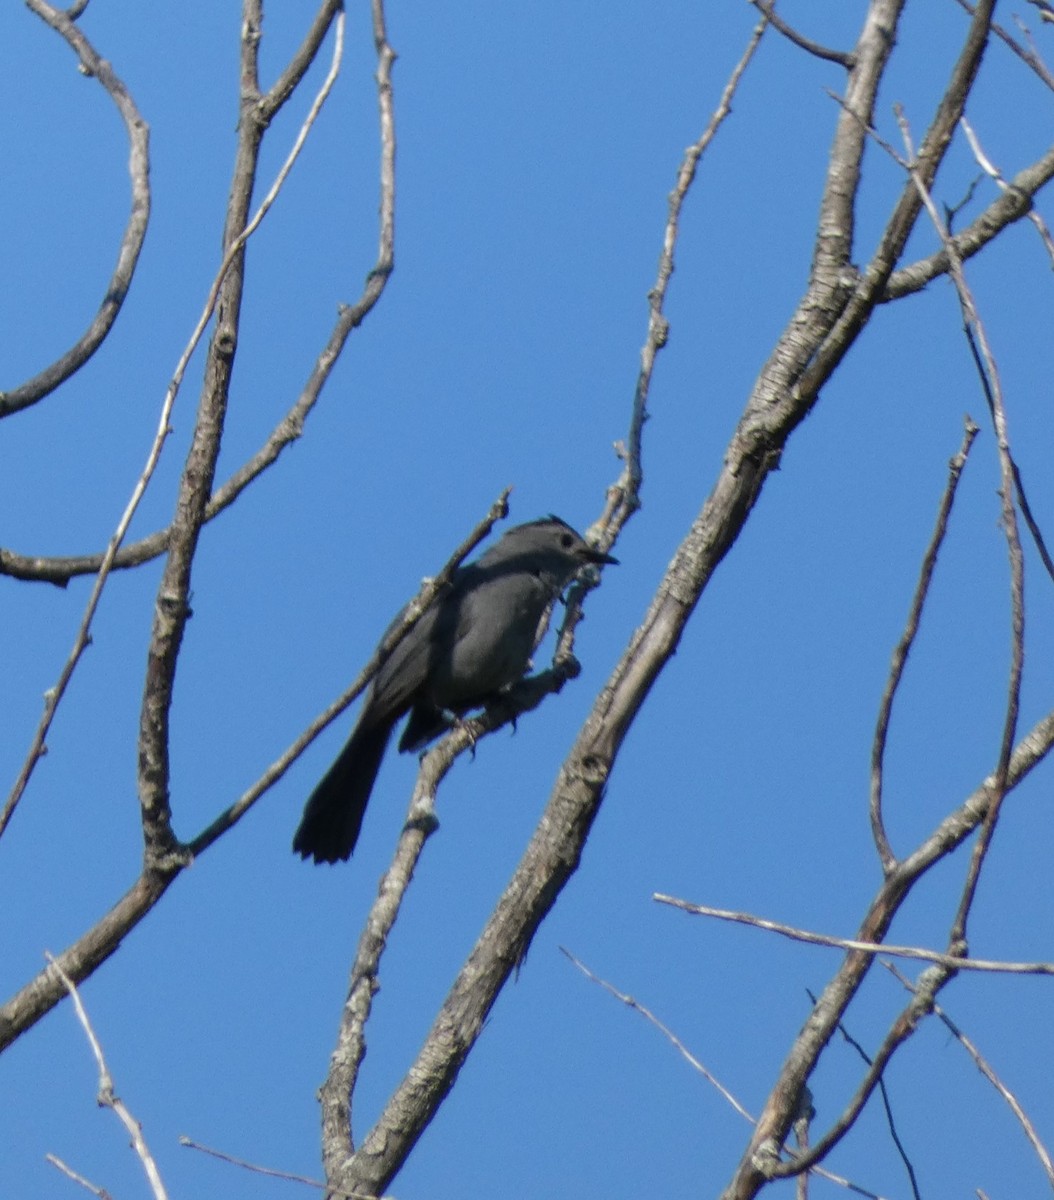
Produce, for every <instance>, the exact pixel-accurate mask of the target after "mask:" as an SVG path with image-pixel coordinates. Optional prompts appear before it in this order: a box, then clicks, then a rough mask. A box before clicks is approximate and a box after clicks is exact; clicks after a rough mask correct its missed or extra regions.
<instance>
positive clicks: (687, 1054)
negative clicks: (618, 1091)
mask: <svg viewBox="0 0 1054 1200" xmlns="http://www.w3.org/2000/svg"><path fill="white" fill-rule="evenodd" d="M560 953H561V954H562V955H563V956H564V957H565V958H566V959H567V960H568V961H569V962H570V963H571V964H572V965H573V966H575V967H577V968H578V970H579V971H581V972H582V974H583V975H584V976H585V977H586V979H588V980H590V981H591V982H592V983H596V984H599V985H600V986H601V987H602V988H603V989H604V991H605V992H607V993H608V994H609V995H611V996H614V997H615V999H616V1000H618V1001H619V1002H620V1003H621V1004H625V1005H626V1006H627V1007H628V1008H632V1009H633V1011H634V1012H639V1013H640V1015H641V1016H642V1017H643V1018H644V1019H645V1020H646V1021H648V1022H649V1023H650V1024H651V1025H654V1026H655V1028H656V1029H657V1030H658V1031H659V1032H660V1033H661V1034H662V1035H663V1037H664V1038H666V1040H667V1041H668V1042H670V1044H671V1045H672V1046H673V1047H674V1049H675V1050H676V1051H677V1053H678V1054H680V1055H681V1057H682V1058H683V1059H684V1060H685V1061H686V1062H687V1063H688V1065H689V1066H690V1067H692V1069H693V1070H695V1071H698V1072H699V1074H700V1075H702V1077H703V1078H704V1079H705V1080H706V1081H707V1083H709V1084H711V1085H712V1086H713V1087H714V1088H716V1089H717V1091H718V1092H720V1094H721V1096H722V1098H723V1099H724V1100H725V1101H727V1103H728V1104H729V1105H731V1107H732V1108H733V1109H735V1111H736V1112H737V1113H739V1115H740V1116H741V1117H743V1118H744V1119H745V1120H747V1121H749V1122H750V1124H751V1125H753V1124H754V1118H753V1117H752V1116H751V1115H750V1113H749V1112H747V1110H746V1109H745V1108H744V1107H743V1105H742V1104H740V1102H739V1101H738V1100H737V1099H736V1098H735V1096H733V1095H732V1093H731V1092H730V1091H729V1090H728V1088H726V1087H725V1085H724V1084H723V1083H722V1082H721V1081H720V1080H719V1079H718V1078H717V1077H716V1076H715V1075H713V1074H711V1073H710V1071H709V1070H707V1068H706V1067H705V1066H704V1065H703V1064H702V1063H701V1062H700V1061H699V1059H697V1058H696V1057H695V1055H694V1054H693V1053H692V1052H691V1050H689V1049H688V1047H687V1046H686V1045H685V1044H684V1042H682V1041H681V1039H680V1038H679V1037H678V1036H677V1034H675V1033H674V1032H673V1030H672V1029H670V1027H669V1026H668V1025H665V1024H664V1023H663V1022H662V1021H660V1020H659V1018H658V1017H657V1016H656V1015H655V1014H654V1013H653V1012H652V1011H651V1010H650V1009H648V1008H645V1007H644V1005H643V1004H641V1003H640V1001H639V1000H635V999H634V998H633V997H632V996H629V995H627V994H626V993H625V992H620V991H619V990H618V988H616V987H614V986H613V985H612V984H610V983H608V981H607V980H606V979H601V978H600V976H599V975H596V974H594V972H593V971H591V970H590V969H589V968H588V967H587V966H586V965H585V963H584V962H582V961H581V959H579V958H576V957H575V955H573V954H572V953H571V951H570V950H568V949H567V947H566V946H561V947H560Z"/></svg>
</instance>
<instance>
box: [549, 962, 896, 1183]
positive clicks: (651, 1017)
mask: <svg viewBox="0 0 1054 1200" xmlns="http://www.w3.org/2000/svg"><path fill="white" fill-rule="evenodd" d="M560 952H561V954H563V955H565V956H566V957H567V958H568V959H569V960H570V961H571V962H572V963H573V964H574V966H575V967H577V968H578V970H579V971H581V972H582V974H583V975H584V976H585V977H586V978H587V979H589V980H591V981H592V982H593V983H596V984H599V986H600V987H602V988H603V989H604V990H605V991H606V992H608V993H610V995H612V996H614V998H615V999H616V1000H618V1001H619V1002H620V1003H622V1004H625V1005H626V1006H627V1007H628V1008H631V1009H633V1011H634V1012H638V1013H640V1015H641V1016H642V1017H644V1019H645V1020H647V1021H649V1022H650V1023H651V1024H652V1025H654V1026H655V1028H656V1029H658V1031H659V1032H660V1033H661V1034H662V1035H663V1037H665V1038H666V1039H667V1040H668V1041H669V1042H670V1043H671V1045H672V1046H673V1047H674V1049H675V1050H677V1052H678V1053H679V1054H680V1055H681V1056H682V1057H683V1058H684V1059H685V1061H686V1062H687V1063H688V1065H689V1066H690V1067H692V1068H693V1069H694V1070H696V1071H698V1072H699V1074H700V1075H702V1076H703V1078H704V1079H705V1080H706V1081H707V1082H708V1083H710V1084H712V1085H713V1086H714V1087H715V1088H716V1089H717V1090H718V1092H720V1093H721V1095H722V1097H723V1098H724V1099H725V1100H727V1101H728V1103H729V1104H730V1105H731V1106H732V1108H733V1109H734V1110H735V1111H736V1112H737V1113H738V1114H739V1115H740V1116H741V1117H742V1118H743V1119H744V1120H745V1121H746V1122H747V1123H748V1124H749V1125H753V1124H754V1120H755V1118H754V1117H753V1116H752V1115H751V1114H750V1113H749V1112H748V1111H747V1109H745V1108H744V1107H743V1106H742V1104H740V1103H739V1101H738V1100H737V1099H736V1098H735V1096H733V1095H732V1093H731V1092H730V1091H729V1090H728V1089H727V1088H726V1087H725V1086H724V1085H723V1084H722V1083H721V1082H720V1081H719V1080H717V1079H716V1078H715V1077H714V1076H713V1075H712V1074H711V1073H710V1072H709V1071H708V1070H707V1069H706V1067H705V1066H703V1064H702V1063H701V1062H700V1061H699V1060H698V1059H697V1058H696V1057H695V1055H694V1054H693V1053H692V1052H691V1051H690V1050H689V1049H688V1047H687V1046H685V1044H684V1043H683V1042H682V1041H681V1039H680V1038H679V1037H678V1036H677V1035H676V1034H675V1033H674V1032H673V1030H671V1029H670V1028H669V1027H668V1026H666V1025H665V1024H663V1022H662V1021H660V1020H659V1018H658V1017H656V1016H655V1014H654V1013H652V1012H651V1011H650V1010H649V1009H647V1008H645V1007H644V1005H643V1004H641V1003H639V1002H638V1001H637V1000H635V999H634V998H633V997H632V996H629V995H627V994H626V993H625V992H620V991H619V990H618V988H616V987H615V986H614V985H613V984H610V983H608V981H607V980H606V979H602V978H601V977H600V976H599V975H596V974H594V972H592V971H591V970H590V969H589V968H588V967H587V966H586V965H585V963H583V962H581V961H580V960H579V959H577V958H576V957H575V956H574V955H573V954H572V953H571V951H570V950H568V949H566V947H564V946H561V947H560ZM807 1148H808V1147H807V1138H806V1142H805V1144H804V1145H802V1146H801V1147H800V1149H801V1150H803V1151H804V1150H806V1149H807ZM793 1153H794V1152H793V1151H791V1154H792V1155H793ZM809 1174H814V1175H819V1176H820V1177H821V1178H823V1179H826V1180H828V1181H829V1182H830V1183H836V1184H838V1185H839V1186H840V1187H844V1188H848V1190H849V1191H851V1192H854V1193H855V1194H856V1195H858V1196H866V1197H867V1198H868V1200H882V1197H881V1196H878V1195H877V1194H876V1193H875V1192H869V1191H868V1190H867V1189H866V1188H862V1187H860V1185H859V1184H856V1183H852V1182H851V1181H850V1180H848V1179H846V1178H845V1177H844V1176H842V1175H835V1174H834V1173H833V1172H831V1171H828V1170H826V1169H825V1168H824V1167H820V1166H814V1167H812V1168H810V1170H809V1171H806V1172H803V1175H802V1178H804V1177H806V1176H808V1175H809Z"/></svg>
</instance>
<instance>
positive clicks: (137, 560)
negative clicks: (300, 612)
mask: <svg viewBox="0 0 1054 1200" xmlns="http://www.w3.org/2000/svg"><path fill="white" fill-rule="evenodd" d="M379 28H380V36H378V24H377V22H376V20H375V21H374V41H375V44H376V47H377V74H376V80H377V100H378V109H379V126H380V143H381V161H380V204H379V213H380V217H379V233H378V248H377V259H376V261H375V262H374V264H373V266H372V267H371V268H370V270H369V272H368V273H367V275H366V280H365V283H364V285H363V290H362V293H361V294H360V296H359V298H358V300H356V301H355V302H354V303H353V304H350V305H349V304H342V305H341V306H340V308H339V309H338V313H337V320H336V322H335V323H334V326H333V329H332V331H331V332H330V335H329V338H328V339H327V341H326V344H325V346H324V347H323V348H322V350H321V352H320V353H319V355H318V358H317V359H316V360H315V363H314V366H313V367H312V369H311V374H310V375H309V376H308V380H307V383H306V384H305V385H304V388H303V390H302V391H301V393H300V395H299V396H298V397H297V399H296V402H295V403H294V404H293V406H292V407H291V408H290V410H289V411H288V412H287V413H286V415H285V416H284V417H283V418H282V419H281V421H279V422H278V424H277V425H276V426H275V428H274V429H273V430H272V432H271V435H270V436H269V437H268V439H267V441H266V442H265V443H264V445H263V446H262V447H261V448H260V450H258V451H257V453H256V454H255V455H253V457H252V458H250V459H249V460H248V461H247V462H246V463H244V464H243V465H242V466H241V467H239V469H238V470H237V471H235V472H234V474H233V475H231V476H230V478H229V479H228V480H227V481H226V482H225V483H224V484H223V485H222V486H220V487H219V488H217V489H216V491H215V492H213V494H212V496H211V497H210V498H209V501H208V503H207V504H206V506H205V517H204V521H205V523H207V522H209V521H211V520H212V519H213V517H215V516H218V515H219V513H221V512H223V510H224V509H225V508H227V507H229V506H230V505H231V504H233V503H234V501H235V500H236V499H237V498H238V497H239V496H240V495H241V493H242V492H243V491H244V490H245V489H246V488H247V487H248V486H249V484H250V483H252V481H253V480H254V479H256V477H257V476H258V475H260V474H262V473H263V472H264V471H265V470H266V469H267V468H268V467H270V466H271V465H272V464H273V463H274V462H276V461H277V460H278V457H279V456H280V455H281V453H282V451H283V450H284V449H285V448H286V446H288V445H289V444H290V443H291V442H294V441H296V440H297V439H298V438H299V437H300V435H301V434H302V433H303V429H304V422H305V421H306V419H307V415H308V413H310V412H311V410H312V409H313V408H314V406H315V404H316V402H317V401H318V398H319V396H320V395H321V394H322V389H323V387H324V386H325V384H326V381H327V380H328V379H329V376H330V373H331V372H332V370H333V367H334V366H335V365H336V363H337V360H338V359H339V358H340V355H341V353H342V351H343V349H344V346H345V343H346V342H347V340H348V338H349V337H350V335H351V333H352V331H353V330H355V329H357V328H358V327H359V326H360V325H361V324H362V322H363V321H364V320H365V319H366V317H367V316H369V314H370V312H371V311H372V310H373V308H374V307H375V305H376V304H377V302H378V301H379V300H380V298H381V296H382V295H383V293H384V289H385V287H386V286H387V283H388V279H389V278H390V277H391V274H392V272H393V271H394V269H395V150H396V143H395V113H394V108H393V103H392V67H393V65H394V63H395V59H396V55H395V52H394V51H393V50H392V48H391V46H390V45H389V44H388V42H387V40H386V38H385V37H384V29H383V22H382V24H381V25H380V26H379ZM171 536H172V530H171V527H170V528H168V529H159V530H157V531H156V532H154V533H151V534H148V535H147V536H146V537H144V538H141V539H140V540H139V541H137V542H133V543H132V544H131V545H128V546H123V547H122V548H121V549H120V550H119V551H118V552H117V554H116V556H115V557H114V561H113V569H114V570H127V569H129V568H131V567H137V566H140V565H141V564H142V563H145V562H149V561H150V560H151V559H154V558H157V557H158V556H159V555H162V554H164V553H165V552H166V551H167V550H168V547H169V542H170V540H171ZM102 561H103V555H101V554H85V555H76V556H68V557H44V556H41V555H24V554H18V553H16V552H15V551H13V550H5V549H2V548H0V575H9V576H11V577H12V578H14V579H23V580H28V581H36V582H44V583H54V584H57V585H59V586H61V587H65V585H66V584H67V583H68V582H69V580H70V579H73V578H75V577H76V576H79V575H92V574H94V573H95V572H96V571H98V570H99V567H100V566H101V564H102Z"/></svg>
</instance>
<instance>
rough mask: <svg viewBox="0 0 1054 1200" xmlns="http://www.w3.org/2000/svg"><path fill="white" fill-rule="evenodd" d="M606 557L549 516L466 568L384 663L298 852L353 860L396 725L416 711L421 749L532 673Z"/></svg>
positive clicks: (412, 730) (307, 820) (411, 734)
mask: <svg viewBox="0 0 1054 1200" xmlns="http://www.w3.org/2000/svg"><path fill="white" fill-rule="evenodd" d="M604 563H611V564H617V563H618V559H617V558H613V557H612V556H611V555H610V554H606V553H604V552H603V551H601V550H597V549H595V548H594V547H592V546H590V545H589V543H588V542H586V540H585V539H584V538H583V537H582V536H581V534H579V533H577V532H576V531H575V530H574V529H572V528H571V526H570V525H568V524H567V522H566V521H562V520H561V519H560V518H559V517H556V516H548V517H543V518H541V519H540V520H537V521H529V522H528V523H527V524H525V525H516V526H514V527H513V528H511V529H509V530H508V531H507V532H506V533H505V534H504V535H503V536H502V537H501V538H500V539H499V540H498V541H497V542H496V543H495V544H494V545H493V546H492V547H491V548H490V549H489V550H487V551H486V552H485V553H484V554H482V555H481V556H480V557H479V558H478V559H476V560H475V561H474V562H471V563H468V564H466V565H464V566H461V567H459V568H458V569H457V570H456V571H455V572H454V574H453V577H452V579H451V582H450V585H449V587H447V588H446V589H445V590H444V591H442V592H440V594H439V595H438V596H437V597H436V598H435V600H433V602H432V604H431V605H430V606H429V608H428V609H427V610H426V611H425V613H424V614H423V615H422V616H421V618H420V619H419V620H418V622H417V624H416V625H414V626H413V627H412V628H411V629H410V632H409V633H407V634H406V636H405V637H404V638H403V639H402V641H401V642H399V643H398V644H397V645H396V647H395V649H394V650H393V651H392V652H391V654H389V655H388V657H387V658H386V659H385V660H384V661H383V662H382V663H381V666H380V668H379V670H378V671H377V674H376V675H375V676H374V679H373V682H372V684H371V685H370V688H369V691H368V693H367V695H366V700H365V702H364V704H363V706H362V711H361V713H360V714H359V719H358V721H357V722H356V724H355V728H354V730H353V731H352V734H351V736H350V737H349V738H348V741H347V742H346V743H345V745H344V748H343V749H342V750H341V752H340V754H339V755H338V756H337V759H336V761H335V762H334V763H333V765H332V766H331V767H330V768H329V770H328V771H327V772H326V774H325V775H324V776H323V777H322V779H321V781H320V782H319V784H318V786H317V787H316V788H315V790H314V791H313V792H312V793H311V795H310V796H309V798H308V801H307V804H306V805H305V807H304V815H303V817H302V818H301V821H300V825H299V827H298V828H297V831H296V834H295V835H294V837H293V850H294V852H295V853H297V854H299V855H300V857H301V858H302V859H309V858H313V859H314V861H315V862H316V863H335V862H341V861H346V860H347V859H348V858H350V856H351V853H352V851H353V850H354V849H355V843H356V842H357V841H358V838H359V831H360V829H361V828H362V819H363V816H364V815H365V812H366V805H367V803H368V802H369V798H370V793H371V792H372V790H373V785H374V782H375V781H376V778H377V773H378V771H379V770H380V767H381V761H382V759H383V758H384V752H385V750H386V748H387V746H388V742H389V740H390V738H391V735H392V731H393V729H394V728H395V726H396V725H397V724H398V722H399V721H400V720H401V719H402V718H403V717H404V716H405V715H406V714H407V713H409V715H410V719H409V721H407V723H406V728H405V729H404V731H403V734H402V737H401V738H400V740H399V749H400V751H403V752H406V751H411V750H420V749H422V748H423V747H424V746H426V745H427V744H428V743H429V742H430V741H432V740H434V739H435V738H437V737H438V736H439V735H440V734H441V733H443V732H444V731H445V730H447V729H448V728H450V725H451V722H452V719H453V718H454V717H460V716H464V714H465V713H467V712H468V711H470V710H471V709H474V708H481V707H485V706H486V704H487V702H488V701H489V700H491V699H492V698H493V697H495V696H496V695H497V694H498V693H499V692H501V690H502V689H503V688H506V687H507V686H508V685H509V684H512V683H515V682H516V680H518V679H519V678H521V677H522V676H523V674H524V673H525V672H526V670H527V669H528V666H529V663H530V657H531V654H532V653H533V652H534V649H535V647H536V646H537V644H538V642H539V641H541V639H542V637H544V636H545V631H546V628H547V627H548V618H549V613H550V611H551V609H552V605H553V603H554V601H555V600H556V598H557V597H558V596H559V595H560V594H561V593H562V592H563V590H564V589H565V588H566V587H567V585H568V584H569V583H570V582H571V580H572V579H573V578H574V577H575V575H576V574H577V573H578V572H579V570H580V569H581V568H582V567H584V566H586V565H587V564H594V565H600V564H604ZM404 611H405V610H404ZM401 618H402V613H400V614H399V616H398V617H396V619H395V621H394V622H393V625H392V626H391V627H390V629H391V628H394V627H395V626H396V625H398V623H399V621H400V620H401ZM390 629H389V632H390Z"/></svg>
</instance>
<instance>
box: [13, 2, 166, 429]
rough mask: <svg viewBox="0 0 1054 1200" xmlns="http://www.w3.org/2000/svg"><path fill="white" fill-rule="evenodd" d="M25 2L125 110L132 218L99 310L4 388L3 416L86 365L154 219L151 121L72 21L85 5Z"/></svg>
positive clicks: (106, 327)
mask: <svg viewBox="0 0 1054 1200" xmlns="http://www.w3.org/2000/svg"><path fill="white" fill-rule="evenodd" d="M26 4H27V6H28V7H29V8H30V9H31V10H32V11H33V12H35V13H36V14H37V16H38V17H40V19H41V20H42V21H44V22H46V23H47V24H48V25H50V26H51V28H52V29H54V30H55V31H56V33H58V34H60V35H61V36H62V37H63V38H64V39H65V40H66V42H67V43H68V44H69V46H70V47H71V49H72V50H73V52H74V53H75V54H76V55H77V57H78V59H79V60H80V64H81V68H82V70H83V71H84V73H85V74H86V75H90V76H92V77H94V78H95V79H98V81H99V83H100V84H101V85H102V87H103V88H104V89H105V90H106V93H107V95H108V96H109V97H110V99H111V100H112V101H113V102H114V104H115V106H116V107H117V111H118V112H119V113H120V114H121V120H122V121H123V122H124V126H125V129H126V130H127V132H128V143H129V147H130V154H129V159H128V173H129V175H130V177H131V183H132V203H131V209H130V211H129V214H128V223H127V225H126V226H125V229H124V233H123V234H122V235H121V245H120V248H119V249H118V251H117V265H116V266H115V267H114V271H113V275H111V277H110V282H109V284H108V285H107V287H106V292H105V294H104V296H103V300H102V304H101V305H100V306H99V311H98V312H97V313H96V315H95V317H94V319H93V320H92V322H91V324H90V325H89V326H88V328H87V329H86V330H85V331H84V333H83V334H81V336H80V337H79V338H78V339H77V341H76V342H75V343H74V344H73V345H72V346H71V347H70V348H69V350H67V351H66V353H65V354H63V355H62V356H61V357H60V358H58V359H56V360H55V362H53V363H52V364H51V365H50V366H48V367H45V369H44V370H43V371H41V372H40V373H39V374H37V375H34V376H33V378H32V379H29V380H27V381H26V382H25V383H23V384H21V385H19V386H18V387H16V388H12V389H11V390H10V391H7V392H0V418H2V417H7V416H10V415H11V414H12V413H15V412H19V411H21V410H22V409H24V408H28V407H29V406H30V405H31V404H36V403H37V401H38V400H42V399H43V398H44V397H45V396H47V395H48V394H49V393H51V392H53V391H54V390H55V389H56V388H57V387H58V386H59V384H61V383H63V382H64V381H65V380H67V379H69V377H70V376H71V375H72V374H73V373H74V372H75V371H78V370H79V369H80V368H81V367H82V366H84V364H85V363H86V362H87V361H88V359H89V358H91V356H92V355H93V354H94V353H95V351H96V350H98V348H99V347H100V346H101V345H102V343H103V341H104V340H105V338H106V335H107V334H108V333H109V332H110V330H111V329H112V328H113V323H114V321H116V320H117V314H118V313H119V312H120V311H121V305H122V304H123V303H124V298H125V296H127V294H128V288H129V287H130V286H131V282H132V276H133V275H134V274H135V268H136V265H137V264H138V262H139V252H140V250H142V248H143V241H144V239H145V238H146V227H147V224H148V222H149V220H150V127H149V126H148V125H147V123H146V122H145V121H144V120H143V118H142V116H141V115H140V113H139V109H138V108H137V107H136V103H135V101H134V100H133V99H132V96H131V93H130V92H129V91H128V89H127V88H126V87H125V85H124V84H123V83H122V82H121V80H120V79H119V78H118V77H117V74H116V72H115V71H114V69H113V67H112V66H110V64H109V63H108V62H107V61H106V59H104V58H102V57H101V56H100V55H99V54H98V53H97V52H96V50H95V48H94V47H93V46H92V44H91V43H90V42H89V41H88V39H87V38H86V37H85V36H84V34H83V33H81V31H80V30H79V29H78V28H77V26H76V25H74V24H73V21H74V19H75V18H76V17H78V16H79V15H80V13H81V12H82V11H83V5H82V6H81V7H80V9H78V8H77V5H74V6H73V8H72V9H70V10H69V12H63V11H62V10H61V9H59V8H55V7H53V6H52V5H51V4H48V3H46V0H26Z"/></svg>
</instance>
